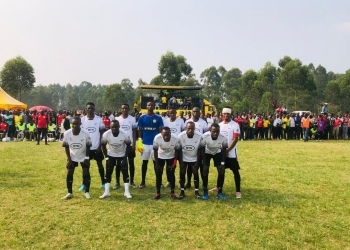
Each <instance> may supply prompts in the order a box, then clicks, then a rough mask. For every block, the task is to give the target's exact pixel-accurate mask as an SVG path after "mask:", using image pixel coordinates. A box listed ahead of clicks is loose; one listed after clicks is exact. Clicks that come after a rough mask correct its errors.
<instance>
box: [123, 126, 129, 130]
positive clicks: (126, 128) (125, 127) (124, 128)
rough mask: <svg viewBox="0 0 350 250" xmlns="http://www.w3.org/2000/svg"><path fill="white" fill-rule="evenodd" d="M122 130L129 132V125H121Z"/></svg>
mask: <svg viewBox="0 0 350 250" xmlns="http://www.w3.org/2000/svg"><path fill="white" fill-rule="evenodd" d="M122 129H123V130H130V126H129V125H122Z"/></svg>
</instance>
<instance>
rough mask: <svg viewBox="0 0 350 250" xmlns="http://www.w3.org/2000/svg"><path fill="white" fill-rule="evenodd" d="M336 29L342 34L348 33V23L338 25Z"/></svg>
mask: <svg viewBox="0 0 350 250" xmlns="http://www.w3.org/2000/svg"><path fill="white" fill-rule="evenodd" d="M336 29H337V30H339V31H342V32H346V33H350V22H343V23H338V24H337V25H336Z"/></svg>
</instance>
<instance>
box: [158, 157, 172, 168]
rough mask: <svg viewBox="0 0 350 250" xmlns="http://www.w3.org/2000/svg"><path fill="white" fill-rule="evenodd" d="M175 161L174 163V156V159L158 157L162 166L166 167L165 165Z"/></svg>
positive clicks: (170, 164)
mask: <svg viewBox="0 0 350 250" xmlns="http://www.w3.org/2000/svg"><path fill="white" fill-rule="evenodd" d="M173 163H174V158H172V159H160V158H158V164H159V166H160V167H164V166H165V165H166V166H172V165H173Z"/></svg>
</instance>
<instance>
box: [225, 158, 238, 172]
mask: <svg viewBox="0 0 350 250" xmlns="http://www.w3.org/2000/svg"><path fill="white" fill-rule="evenodd" d="M225 168H229V169H231V170H232V171H233V170H239V169H240V167H239V163H238V161H237V158H228V157H226V160H225Z"/></svg>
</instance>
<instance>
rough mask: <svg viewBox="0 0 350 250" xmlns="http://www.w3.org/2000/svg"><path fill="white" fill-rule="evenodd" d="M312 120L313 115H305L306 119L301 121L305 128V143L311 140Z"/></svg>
mask: <svg viewBox="0 0 350 250" xmlns="http://www.w3.org/2000/svg"><path fill="white" fill-rule="evenodd" d="M311 118H312V116H311V115H307V114H305V115H304V117H303V118H302V119H301V124H302V127H303V135H304V142H307V141H308V140H309V132H310V119H311Z"/></svg>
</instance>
